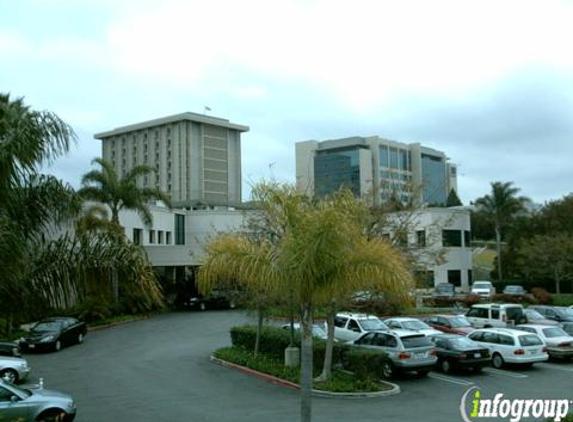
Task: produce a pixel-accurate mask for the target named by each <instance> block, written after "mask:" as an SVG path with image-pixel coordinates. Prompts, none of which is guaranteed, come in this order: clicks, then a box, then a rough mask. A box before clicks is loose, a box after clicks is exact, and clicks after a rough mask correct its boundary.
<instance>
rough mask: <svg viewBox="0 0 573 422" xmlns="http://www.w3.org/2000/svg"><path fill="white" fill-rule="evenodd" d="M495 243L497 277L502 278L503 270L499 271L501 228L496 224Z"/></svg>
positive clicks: (500, 279)
mask: <svg viewBox="0 0 573 422" xmlns="http://www.w3.org/2000/svg"><path fill="white" fill-rule="evenodd" d="M495 243H496V247H497V279H498V280H499V281H502V280H503V272H502V271H501V228H500V227H499V225H498V224H496V226H495Z"/></svg>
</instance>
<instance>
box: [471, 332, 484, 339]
mask: <svg viewBox="0 0 573 422" xmlns="http://www.w3.org/2000/svg"><path fill="white" fill-rule="evenodd" d="M483 334H484V333H483V332H482V331H474V332H473V333H470V335H469V336H468V337H469V338H471V339H472V340H473V341H483Z"/></svg>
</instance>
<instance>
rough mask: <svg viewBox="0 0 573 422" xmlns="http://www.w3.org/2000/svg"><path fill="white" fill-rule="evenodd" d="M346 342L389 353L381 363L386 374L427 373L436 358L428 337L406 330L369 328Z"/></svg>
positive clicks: (389, 375) (422, 374)
mask: <svg viewBox="0 0 573 422" xmlns="http://www.w3.org/2000/svg"><path fill="white" fill-rule="evenodd" d="M348 344H350V345H353V346H360V347H364V348H367V349H374V350H380V351H383V352H385V353H386V354H387V355H388V360H387V361H386V362H384V363H383V366H382V373H383V375H384V377H385V378H392V377H393V376H394V375H396V373H397V372H412V371H414V372H417V373H418V374H419V375H421V376H426V375H428V373H429V372H430V370H431V369H432V368H434V366H435V365H436V363H437V362H438V357H437V356H436V348H435V346H434V344H433V343H432V342H431V341H430V339H429V337H426V336H425V335H424V334H418V333H413V332H412V331H408V330H393V331H375V332H370V333H366V334H364V335H362V336H361V337H360V338H358V339H357V340H354V341H351V342H348Z"/></svg>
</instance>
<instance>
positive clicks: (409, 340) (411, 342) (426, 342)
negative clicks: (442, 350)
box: [400, 335, 433, 349]
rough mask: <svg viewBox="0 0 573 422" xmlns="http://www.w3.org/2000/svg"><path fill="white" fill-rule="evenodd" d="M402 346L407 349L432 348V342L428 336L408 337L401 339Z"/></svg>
mask: <svg viewBox="0 0 573 422" xmlns="http://www.w3.org/2000/svg"><path fill="white" fill-rule="evenodd" d="M400 340H401V341H402V344H403V345H404V347H405V348H406V349H409V348H411V347H425V346H432V345H433V344H432V341H431V340H430V339H429V338H428V337H426V336H422V335H420V336H408V337H402V338H400Z"/></svg>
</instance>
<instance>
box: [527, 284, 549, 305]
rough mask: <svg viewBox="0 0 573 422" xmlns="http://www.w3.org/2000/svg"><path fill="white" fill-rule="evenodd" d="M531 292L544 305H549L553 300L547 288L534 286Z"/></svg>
mask: <svg viewBox="0 0 573 422" xmlns="http://www.w3.org/2000/svg"><path fill="white" fill-rule="evenodd" d="M531 294H532V295H533V297H534V298H535V299H536V300H537V301H538V302H539V303H541V304H543V305H548V304H550V303H552V302H553V298H552V297H551V295H550V294H549V293H547V290H545V289H542V288H541V287H534V288H533V289H531Z"/></svg>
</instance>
